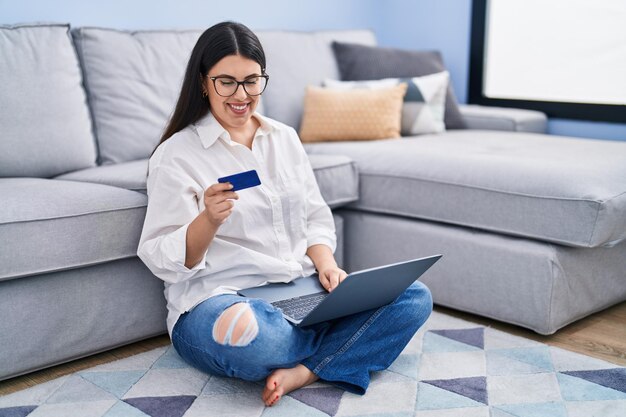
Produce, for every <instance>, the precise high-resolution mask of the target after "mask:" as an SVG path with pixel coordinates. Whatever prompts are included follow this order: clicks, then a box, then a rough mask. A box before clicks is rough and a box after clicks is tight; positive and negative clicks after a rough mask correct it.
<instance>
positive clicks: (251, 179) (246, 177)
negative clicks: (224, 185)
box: [217, 169, 261, 191]
mask: <svg viewBox="0 0 626 417" xmlns="http://www.w3.org/2000/svg"><path fill="white" fill-rule="evenodd" d="M217 182H229V183H231V184H232V185H233V188H232V189H231V190H230V191H239V190H243V189H245V188H250V187H256V186H257V185H261V179H260V178H259V175H258V174H257V173H256V171H255V170H254V169H253V170H251V171H246V172H240V173H239V174H234V175H229V176H227V177H222V178H218V179H217Z"/></svg>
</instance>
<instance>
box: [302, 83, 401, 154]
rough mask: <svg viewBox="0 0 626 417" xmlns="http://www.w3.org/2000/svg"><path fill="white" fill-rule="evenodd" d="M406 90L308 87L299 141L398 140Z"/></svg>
mask: <svg viewBox="0 0 626 417" xmlns="http://www.w3.org/2000/svg"><path fill="white" fill-rule="evenodd" d="M406 89H407V84H406V83H402V84H398V85H395V86H390V87H387V88H385V89H377V90H368V89H355V90H346V91H343V90H335V89H329V88H321V87H313V86H310V87H307V92H306V97H305V99H304V115H303V116H302V126H301V127H300V133H299V135H300V139H301V140H302V142H320V141H326V140H371V139H383V138H390V137H399V136H400V127H401V117H402V103H403V100H402V99H403V97H404V94H405V93H406Z"/></svg>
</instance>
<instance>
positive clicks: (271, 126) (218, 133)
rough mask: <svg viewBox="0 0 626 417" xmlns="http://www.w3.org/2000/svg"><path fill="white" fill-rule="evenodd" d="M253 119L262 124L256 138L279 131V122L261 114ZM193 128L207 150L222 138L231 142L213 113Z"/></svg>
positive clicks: (256, 114) (255, 114)
mask: <svg viewBox="0 0 626 417" xmlns="http://www.w3.org/2000/svg"><path fill="white" fill-rule="evenodd" d="M252 117H255V118H256V119H257V120H258V121H259V123H260V127H259V129H258V130H257V133H256V136H268V135H270V134H271V133H272V132H273V131H274V130H277V129H278V124H277V122H276V121H274V120H272V119H270V118H268V117H265V116H261V115H260V114H259V113H254V114H253V115H252ZM193 126H194V127H195V129H196V132H198V136H199V137H200V142H202V146H203V147H204V148H205V149H207V148H209V147H210V146H212V145H213V144H214V143H215V141H217V140H218V139H220V138H221V139H223V140H226V141H230V135H229V134H228V131H226V129H224V127H223V126H222V125H221V124H220V122H218V121H217V119H216V118H215V116H213V113H211V112H210V111H209V113H208V114H207V115H206V116H204V117H202V118H201V119H200V120H198V121H197V122H196V123H194V124H193Z"/></svg>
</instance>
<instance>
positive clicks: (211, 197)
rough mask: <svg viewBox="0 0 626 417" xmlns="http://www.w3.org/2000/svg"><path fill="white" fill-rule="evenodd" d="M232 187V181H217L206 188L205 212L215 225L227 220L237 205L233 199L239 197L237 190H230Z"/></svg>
mask: <svg viewBox="0 0 626 417" xmlns="http://www.w3.org/2000/svg"><path fill="white" fill-rule="evenodd" d="M232 187H233V186H232V184H230V183H217V184H213V185H211V186H210V187H209V188H207V189H206V190H204V207H205V209H204V212H205V213H206V216H207V218H208V219H209V221H210V222H211V223H212V224H213V225H215V226H219V225H221V224H222V223H224V222H225V221H226V219H227V218H228V216H230V214H231V213H232V212H233V207H235V202H234V201H232V200H238V199H239V196H238V195H237V193H236V192H234V191H229V190H230V189H231V188H232Z"/></svg>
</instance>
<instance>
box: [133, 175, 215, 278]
mask: <svg viewBox="0 0 626 417" xmlns="http://www.w3.org/2000/svg"><path fill="white" fill-rule="evenodd" d="M147 191H148V208H147V211H146V218H145V221H144V225H143V230H142V233H141V238H140V240H139V248H138V250H137V256H139V258H140V259H141V260H142V261H143V262H144V263H145V264H146V266H147V267H148V268H149V269H150V271H152V273H153V274H154V275H156V276H157V277H159V278H160V279H162V280H163V281H165V282H167V283H170V284H174V283H177V282H181V281H185V280H188V279H190V278H192V277H193V276H194V275H196V274H197V273H198V272H199V271H200V270H202V269H204V268H205V267H206V252H205V254H204V256H203V258H202V260H201V261H200V262H198V263H197V264H196V265H194V266H193V267H192V268H187V267H186V266H185V255H186V241H187V228H188V227H189V224H190V223H191V222H192V221H193V220H194V219H195V218H196V217H197V216H198V214H199V213H200V209H199V206H198V197H197V196H198V195H203V194H202V193H203V190H202V187H200V185H199V184H197V183H196V182H195V181H193V180H192V179H191V177H190V176H189V175H188V174H187V173H185V172H184V171H183V170H182V169H177V168H172V167H169V166H157V167H156V168H154V169H151V170H150V173H149V176H148V184H147Z"/></svg>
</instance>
